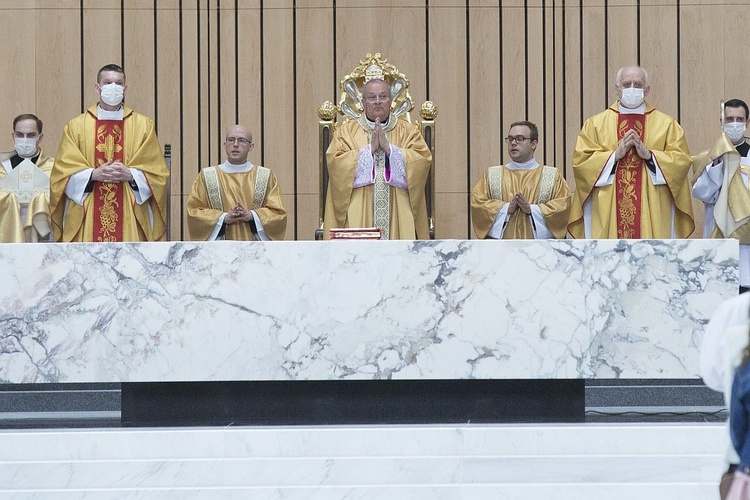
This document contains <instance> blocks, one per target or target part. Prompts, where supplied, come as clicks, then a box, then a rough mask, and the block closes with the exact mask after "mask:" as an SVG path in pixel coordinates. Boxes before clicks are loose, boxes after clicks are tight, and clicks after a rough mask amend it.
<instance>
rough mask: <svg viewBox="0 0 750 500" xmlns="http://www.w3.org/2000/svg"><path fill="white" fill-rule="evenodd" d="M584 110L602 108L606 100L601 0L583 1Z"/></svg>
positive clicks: (586, 115)
mask: <svg viewBox="0 0 750 500" xmlns="http://www.w3.org/2000/svg"><path fill="white" fill-rule="evenodd" d="M583 4H584V7H583V19H582V24H583V27H582V30H581V31H582V37H583V53H582V54H581V56H582V57H583V68H582V70H583V75H582V77H583V89H582V92H583V95H584V96H585V99H584V101H583V114H584V120H585V119H586V117H588V116H591V115H593V114H595V113H598V112H599V111H601V110H602V109H605V108H606V107H607V106H608V105H609V102H608V100H607V91H606V89H607V82H606V72H607V61H606V59H605V55H604V52H605V44H604V30H603V29H602V27H603V26H605V23H604V18H605V9H604V4H603V2H602V0H594V1H590V2H588V1H587V2H583Z"/></svg>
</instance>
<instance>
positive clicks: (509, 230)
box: [471, 165, 570, 240]
mask: <svg viewBox="0 0 750 500" xmlns="http://www.w3.org/2000/svg"><path fill="white" fill-rule="evenodd" d="M491 168H496V169H497V168H499V169H502V174H501V183H500V190H501V192H502V196H498V197H496V196H493V191H495V189H493V188H492V187H491V184H494V183H495V181H494V180H493V179H491V178H490V173H491V170H490V169H488V170H486V171H485V172H484V175H483V176H482V178H481V179H480V180H479V182H478V183H477V184H476V186H474V189H472V191H471V221H472V225H473V226H474V232H475V233H476V235H477V237H478V238H487V237H488V235H489V232H490V229H492V226H493V224H494V223H495V219H496V218H497V214H498V212H499V211H500V210H501V209H502V207H503V206H504V205H507V204H508V203H509V202H510V200H511V199H512V198H513V196H515V195H516V193H521V194H522V195H523V197H524V198H526V200H527V201H528V202H529V203H530V204H532V205H537V206H538V207H539V209H540V210H541V212H542V216H543V217H544V222H545V223H546V224H547V229H549V231H550V232H551V233H552V234H553V236H554V237H555V238H565V233H566V232H567V226H568V213H569V211H570V188H569V187H568V183H567V182H566V181H565V179H564V178H563V176H562V174H561V173H560V170H559V169H556V168H555V167H547V166H542V165H539V166H537V167H536V168H532V169H529V170H527V169H510V168H508V167H507V166H502V167H491ZM545 168H546V169H552V170H553V171H554V177H551V178H550V179H549V180H543V175H542V173H543V172H544V169H545ZM552 170H548V172H550V171H552ZM503 239H504V240H511V239H534V231H533V229H532V227H531V216H529V215H526V214H524V213H523V212H521V210H520V209H519V210H517V211H516V212H515V213H514V214H513V215H510V216H509V218H508V224H507V226H506V228H505V231H504V232H503Z"/></svg>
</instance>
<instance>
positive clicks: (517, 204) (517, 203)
mask: <svg viewBox="0 0 750 500" xmlns="http://www.w3.org/2000/svg"><path fill="white" fill-rule="evenodd" d="M516 210H520V211H521V212H522V213H524V214H526V215H530V214H531V205H530V204H529V202H528V201H527V200H526V198H524V197H523V195H522V194H521V193H516V195H515V196H513V199H512V200H510V203H509V204H508V213H509V214H510V215H513V214H514V213H516Z"/></svg>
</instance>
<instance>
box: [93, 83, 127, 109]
mask: <svg viewBox="0 0 750 500" xmlns="http://www.w3.org/2000/svg"><path fill="white" fill-rule="evenodd" d="M99 88H100V89H101V90H100V93H99V97H101V99H102V102H103V103H104V104H106V105H108V106H117V105H119V104H120V103H121V102H122V98H123V96H124V95H125V87H123V86H122V85H117V84H116V83H108V84H107V85H101V86H100V87H99Z"/></svg>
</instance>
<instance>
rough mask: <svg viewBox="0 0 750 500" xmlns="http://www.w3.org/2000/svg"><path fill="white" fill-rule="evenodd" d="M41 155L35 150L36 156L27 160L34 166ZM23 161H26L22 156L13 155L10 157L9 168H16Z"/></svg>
mask: <svg viewBox="0 0 750 500" xmlns="http://www.w3.org/2000/svg"><path fill="white" fill-rule="evenodd" d="M41 154H42V152H41V151H40V150H38V149H37V151H36V154H35V155H34V156H32V157H31V158H28V159H29V160H31V163H33V164H34V165H36V162H37V160H39V156H40V155H41ZM24 160H26V158H24V157H23V156H21V155H19V154H18V153H16V154H14V155H13V156H11V157H10V168H16V167H17V166H18V165H20V164H21V162H22V161H24Z"/></svg>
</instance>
